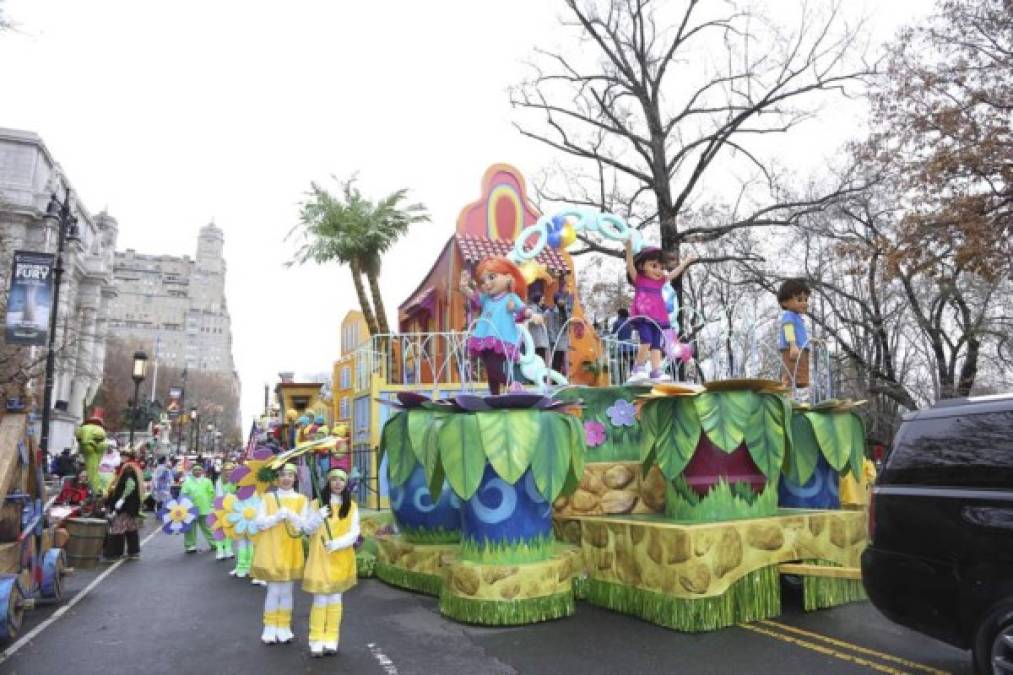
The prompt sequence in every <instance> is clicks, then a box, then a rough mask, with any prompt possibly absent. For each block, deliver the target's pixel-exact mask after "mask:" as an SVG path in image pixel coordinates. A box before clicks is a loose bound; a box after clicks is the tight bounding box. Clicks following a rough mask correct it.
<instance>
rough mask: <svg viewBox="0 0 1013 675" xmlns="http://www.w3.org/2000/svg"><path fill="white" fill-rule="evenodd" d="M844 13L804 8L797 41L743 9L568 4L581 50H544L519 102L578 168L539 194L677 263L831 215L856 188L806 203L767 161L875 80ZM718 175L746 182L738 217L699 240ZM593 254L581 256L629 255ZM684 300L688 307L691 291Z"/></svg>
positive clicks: (726, 217)
mask: <svg viewBox="0 0 1013 675" xmlns="http://www.w3.org/2000/svg"><path fill="white" fill-rule="evenodd" d="M839 6H840V5H839V3H837V2H835V3H833V4H832V6H831V7H830V9H829V11H828V12H827V13H825V14H823V15H818V14H816V13H814V12H812V11H810V10H809V9H808V8H807V7H805V6H803V7H802V8H801V10H800V13H799V15H798V20H797V23H796V25H795V26H794V28H792V29H790V30H789V29H784V28H781V27H778V26H777V25H775V23H774V22H773V21H771V20H770V19H769V18H768V17H766V16H763V15H762V14H760V13H758V12H756V11H754V10H752V9H741V8H738V7H736V6H734V5H732V4H730V3H729V4H721V5H718V4H717V3H701V2H699V0H684V1H683V2H680V3H674V2H672V3H661V2H652V0H599V1H595V2H590V1H589V2H583V1H581V2H578V0H567V2H566V8H567V14H566V17H565V18H563V19H562V21H561V23H562V25H563V27H564V28H565V29H568V30H569V31H571V32H572V33H574V34H576V36H577V38H578V41H579V44H578V48H576V49H574V50H573V51H572V52H563V51H548V50H542V49H539V50H536V59H535V62H534V63H533V64H532V69H533V74H532V75H531V77H529V78H528V79H526V80H525V81H523V82H521V83H520V84H518V85H517V86H515V87H514V88H513V89H512V90H511V102H512V103H513V105H514V107H515V108H516V109H518V110H519V111H520V113H521V121H520V122H518V123H517V125H516V126H517V128H518V130H519V131H520V132H521V133H522V134H523V135H524V136H527V137H528V138H532V139H535V140H537V141H539V142H541V143H544V144H546V145H548V146H550V147H552V148H555V149H556V150H559V151H560V152H561V153H564V155H566V156H567V157H568V158H569V159H570V160H575V161H576V166H574V167H572V168H571V167H564V168H562V170H561V171H559V172H557V173H559V174H560V178H561V180H559V181H556V183H557V184H556V185H554V186H553V185H550V183H551V182H552V181H549V182H547V183H546V184H544V185H542V186H541V187H540V191H541V195H540V196H541V198H543V199H548V200H558V201H566V202H569V203H575V204H582V205H586V206H589V207H594V208H598V209H602V210H608V211H613V212H616V213H619V214H620V215H623V216H625V217H627V218H628V219H630V220H631V221H632V222H634V223H636V224H637V225H638V226H639V227H641V228H645V227H648V226H652V225H657V226H659V228H660V241H661V245H662V248H664V249H665V250H667V251H673V252H676V253H677V252H678V250H679V246H680V244H681V243H684V242H694V241H696V242H706V241H713V240H716V239H720V238H722V237H724V236H725V235H727V234H729V233H731V232H735V231H737V230H741V229H746V228H755V227H770V226H784V225H790V224H792V223H795V222H797V221H798V219H799V218H801V217H803V216H804V215H805V214H807V213H812V212H818V211H820V210H823V209H825V208H826V207H827V206H828V205H829V204H831V203H833V201H835V200H836V199H837V198H839V197H840V196H841V195H842V194H844V193H846V192H847V191H848V189H849V188H848V187H847V184H846V183H845V184H842V185H840V186H838V187H836V188H835V189H831V190H829V191H827V192H826V193H824V194H818V195H808V196H802V197H800V196H793V195H792V194H791V193H790V192H789V191H788V190H786V189H785V188H784V187H783V186H782V185H781V180H780V175H779V173H778V171H777V169H776V167H775V166H774V164H773V163H772V162H769V161H766V160H764V159H763V158H762V156H761V154H760V153H759V150H758V148H760V147H761V146H762V143H763V139H764V138H766V137H770V136H772V135H779V134H785V133H788V132H790V131H791V130H792V129H793V128H795V127H797V126H798V125H799V124H801V123H802V122H804V121H805V120H807V119H809V118H811V117H812V116H813V114H814V111H815V107H816V104H817V103H818V102H819V99H820V97H821V96H826V95H830V94H839V93H842V92H845V90H846V87H848V86H849V85H851V84H852V83H855V82H856V80H857V79H858V78H860V77H862V76H863V75H865V74H867V73H868V72H869V68H868V67H866V66H865V65H864V64H861V63H859V64H857V65H852V64H851V63H849V61H850V54H851V52H852V50H853V49H854V44H855V42H856V38H857V36H858V34H859V31H860V29H861V26H860V25H858V26H848V25H847V24H846V23H845V22H844V21H843V20H842V19H841V17H840V16H839V14H838V9H839ZM718 165H723V166H725V168H728V169H729V173H730V174H732V173H735V172H739V173H743V177H742V181H741V190H740V193H739V195H738V197H737V198H736V199H735V200H734V206H733V207H732V208H730V209H728V210H727V211H726V212H725V213H723V214H721V215H722V216H723V217H722V218H720V219H714V220H709V221H705V220H704V219H699V220H698V221H697V224H694V225H690V226H688V227H686V226H685V225H684V220H685V218H686V216H688V215H690V214H691V213H692V212H693V211H703V210H706V206H702V205H701V204H700V203H699V202H700V200H701V198H702V195H703V193H704V190H703V186H704V182H705V180H706V179H707V178H708V177H709V176H710V175H711V174H712V173H713V169H714V167H716V166H718ZM583 243H584V244H585V245H586V248H585V249H584V250H583V251H580V252H586V251H598V252H604V253H609V254H612V255H619V252H618V251H615V250H613V249H610V248H608V247H606V246H602V245H600V244H599V243H596V242H593V241H591V240H588V239H583ZM580 252H578V253H580ZM705 260H706V259H705ZM676 290H677V293H678V296H679V298H680V302H681V300H682V286H681V282H680V281H677V282H676Z"/></svg>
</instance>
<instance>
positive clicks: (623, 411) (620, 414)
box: [605, 399, 637, 427]
mask: <svg viewBox="0 0 1013 675" xmlns="http://www.w3.org/2000/svg"><path fill="white" fill-rule="evenodd" d="M605 414H606V415H608V416H609V421H611V422H612V426H614V427H632V426H635V425H636V423H637V406H635V405H633V404H632V403H630V402H629V401H627V400H625V399H619V400H617V401H616V402H615V403H613V404H612V405H611V406H610V407H608V408H607V409H606V410H605Z"/></svg>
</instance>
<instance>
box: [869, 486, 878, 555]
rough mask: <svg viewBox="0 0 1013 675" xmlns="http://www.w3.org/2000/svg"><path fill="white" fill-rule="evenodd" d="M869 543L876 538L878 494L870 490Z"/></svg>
mask: <svg viewBox="0 0 1013 675" xmlns="http://www.w3.org/2000/svg"><path fill="white" fill-rule="evenodd" d="M868 529H869V543H870V544H872V540H873V538H874V537H875V536H876V492H875V491H874V490H869V528H868Z"/></svg>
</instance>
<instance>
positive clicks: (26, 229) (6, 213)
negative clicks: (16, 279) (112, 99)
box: [0, 128, 119, 452]
mask: <svg viewBox="0 0 1013 675" xmlns="http://www.w3.org/2000/svg"><path fill="white" fill-rule="evenodd" d="M68 187H70V188H71V189H72V190H73V185H72V184H71V183H70V180H69V178H68V177H67V176H66V175H65V174H64V173H63V170H62V169H61V168H60V166H59V164H58V163H57V162H56V161H55V160H54V159H53V156H52V155H51V154H50V152H49V150H48V148H47V147H46V145H45V144H44V143H43V141H42V139H41V138H40V137H39V136H38V135H37V134H35V133H32V132H29V131H20V130H15V129H2V128H0V300H2V301H3V303H4V305H5V306H6V300H7V290H8V285H9V283H10V265H11V256H12V253H13V251H15V250H28V251H43V252H48V253H54V254H55V253H56V248H57V236H58V234H59V233H58V227H57V221H56V220H54V219H51V218H46V217H45V215H46V206H47V205H48V203H49V199H50V195H52V194H54V193H56V194H57V196H58V197H59V198H60V199H63V197H64V194H65V190H66V188H68ZM72 212H73V214H74V215H75V216H76V217H77V227H78V234H79V237H80V238H79V239H77V240H71V241H68V242H67V243H66V246H65V249H64V268H65V271H64V274H63V280H62V284H61V288H60V304H59V307H58V308H57V326H56V343H55V344H56V349H57V351H56V361H55V380H54V387H53V403H54V410H53V413H52V416H51V419H52V422H51V426H50V443H49V449H50V452H58V451H59V449H61V448H64V447H70V446H72V445H73V432H74V428H75V427H76V426H77V425H78V424H80V422H81V421H82V420H83V417H84V412H85V410H86V408H87V406H88V405H90V403H91V401H92V399H93V398H94V397H95V394H96V392H97V391H98V388H99V385H100V384H101V382H102V374H103V368H104V365H105V336H106V334H107V332H108V321H109V308H110V304H111V303H112V302H113V301H114V300H115V297H116V288H115V286H114V285H113V283H112V281H113V262H114V256H115V250H116V238H117V235H118V232H119V226H118V224H117V222H116V219H115V218H113V217H111V216H109V215H108V214H106V213H105V212H102V213H99V214H97V215H92V214H91V213H90V212H89V211H88V209H87V208H86V207H85V206H84V204H83V203H82V201H81V199H80V197H79V195H78V194H77V192H76V191H74V192H72ZM4 349H5V350H7V354H6V356H9V357H12V358H13V357H16V358H22V359H25V360H27V362H34V363H38V362H39V361H40V360H41V359H42V358H44V357H45V347H11V346H6V345H5V347H4ZM38 371H39V369H38V368H36V372H38ZM33 383H34V384H33V389H32V391H31V395H32V398H34V399H35V403H36V404H37V405H38V406H39V407H41V405H42V400H43V391H42V387H43V378H42V377H41V376H38V377H36V378H35V379H34V380H33ZM0 386H6V388H11V387H13V386H14V385H13V384H12V383H0ZM20 393H21V392H16V391H7V390H6V389H5V391H4V395H5V396H15V395H18V394H20Z"/></svg>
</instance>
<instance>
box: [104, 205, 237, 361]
mask: <svg viewBox="0 0 1013 675" xmlns="http://www.w3.org/2000/svg"><path fill="white" fill-rule="evenodd" d="M224 244H225V237H224V235H223V233H222V230H221V228H219V227H217V226H216V225H214V224H213V223H212V224H209V225H206V226H204V227H203V228H201V230H200V233H199V235H198V237H197V255H196V257H195V258H193V259H191V258H190V256H183V257H175V256H169V255H145V254H141V253H137V252H136V251H134V250H133V249H127V250H126V251H117V252H116V262H115V268H114V272H113V282H114V284H115V287H116V298H115V300H114V301H113V302H112V305H111V307H110V321H109V330H110V333H111V334H112V335H114V336H117V337H120V338H123V339H124V340H126V341H128V342H130V341H133V342H142V343H144V344H147V345H151V348H152V349H154V350H155V354H149V357H155V356H157V359H158V362H159V364H160V365H162V366H167V367H173V368H179V369H183V368H187V369H188V370H190V371H207V372H218V373H223V374H226V375H229V376H232V377H234V376H235V363H234V362H233V360H232V320H231V318H230V317H229V308H228V303H227V301H226V299H225V272H226V267H225V258H224V256H223V249H224Z"/></svg>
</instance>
